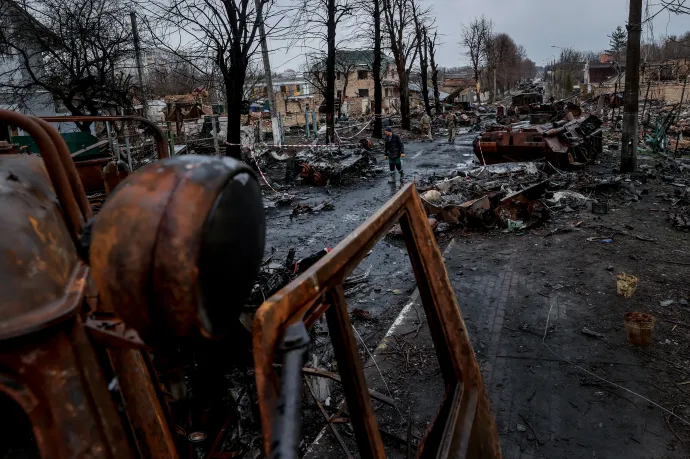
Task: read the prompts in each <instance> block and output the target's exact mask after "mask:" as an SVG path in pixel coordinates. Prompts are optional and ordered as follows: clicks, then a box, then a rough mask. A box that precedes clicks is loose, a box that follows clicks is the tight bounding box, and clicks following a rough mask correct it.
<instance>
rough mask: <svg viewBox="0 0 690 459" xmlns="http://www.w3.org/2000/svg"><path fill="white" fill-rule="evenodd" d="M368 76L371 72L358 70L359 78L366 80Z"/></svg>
mask: <svg viewBox="0 0 690 459" xmlns="http://www.w3.org/2000/svg"><path fill="white" fill-rule="evenodd" d="M367 78H369V72H367V71H366V70H358V71H357V79H359V80H366V79H367Z"/></svg>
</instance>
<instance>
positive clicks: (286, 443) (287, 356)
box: [269, 322, 309, 459]
mask: <svg viewBox="0 0 690 459" xmlns="http://www.w3.org/2000/svg"><path fill="white" fill-rule="evenodd" d="M308 347H309V332H308V331H307V327H306V326H305V325H304V322H296V323H295V324H293V325H291V326H289V327H288V328H287V330H285V337H284V338H283V344H282V345H281V346H280V349H281V351H282V352H283V377H282V379H281V386H280V399H279V401H278V406H277V407H276V412H277V413H279V414H278V415H277V416H276V417H275V419H274V420H273V432H272V434H273V439H272V441H271V446H272V448H271V453H270V456H269V458H271V459H277V458H284V459H292V458H294V459H297V458H298V457H299V445H300V440H301V439H300V434H301V428H300V425H301V423H300V419H301V413H300V410H301V408H302V407H301V405H302V367H303V366H304V359H305V357H306V356H307V348H308Z"/></svg>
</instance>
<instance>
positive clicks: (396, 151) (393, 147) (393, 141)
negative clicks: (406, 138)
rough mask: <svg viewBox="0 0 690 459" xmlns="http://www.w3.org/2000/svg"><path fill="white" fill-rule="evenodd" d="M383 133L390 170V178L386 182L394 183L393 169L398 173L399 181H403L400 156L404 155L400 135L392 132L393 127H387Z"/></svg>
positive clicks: (403, 146)
mask: <svg viewBox="0 0 690 459" xmlns="http://www.w3.org/2000/svg"><path fill="white" fill-rule="evenodd" d="M383 133H384V134H385V135H386V150H385V153H386V156H385V157H386V159H388V166H389V167H390V170H391V179H390V180H389V181H388V183H395V170H396V169H397V170H398V172H399V173H400V183H402V181H403V170H402V158H404V157H405V145H404V144H403V141H402V140H401V139H400V136H399V135H397V134H393V129H391V128H390V127H387V128H386V129H384V131H383Z"/></svg>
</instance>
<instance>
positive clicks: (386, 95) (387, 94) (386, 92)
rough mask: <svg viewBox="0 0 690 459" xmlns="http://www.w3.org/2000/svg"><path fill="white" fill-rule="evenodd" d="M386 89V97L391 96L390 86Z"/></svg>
mask: <svg viewBox="0 0 690 459" xmlns="http://www.w3.org/2000/svg"><path fill="white" fill-rule="evenodd" d="M385 91H386V97H388V96H389V94H388V91H390V90H389V89H388V88H386V89H385Z"/></svg>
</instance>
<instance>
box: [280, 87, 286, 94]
mask: <svg viewBox="0 0 690 459" xmlns="http://www.w3.org/2000/svg"><path fill="white" fill-rule="evenodd" d="M280 92H282V93H283V94H287V86H284V85H281V86H280Z"/></svg>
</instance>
